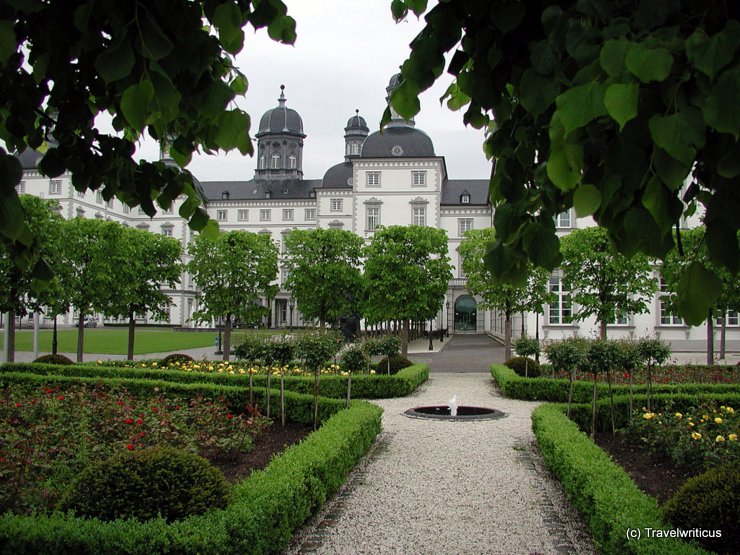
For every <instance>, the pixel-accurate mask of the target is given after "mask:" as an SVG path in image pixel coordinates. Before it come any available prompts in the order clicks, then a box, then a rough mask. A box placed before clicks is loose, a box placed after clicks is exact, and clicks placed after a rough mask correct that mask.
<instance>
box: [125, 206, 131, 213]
mask: <svg viewBox="0 0 740 555" xmlns="http://www.w3.org/2000/svg"><path fill="white" fill-rule="evenodd" d="M129 212H131V207H130V206H129V205H128V204H124V205H123V213H124V214H128V213H129Z"/></svg>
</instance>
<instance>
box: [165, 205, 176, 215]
mask: <svg viewBox="0 0 740 555" xmlns="http://www.w3.org/2000/svg"><path fill="white" fill-rule="evenodd" d="M174 212H175V210H174V209H173V208H172V206H170V207H169V208H165V209H163V210H162V213H163V214H173V213H174Z"/></svg>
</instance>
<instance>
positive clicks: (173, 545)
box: [0, 373, 383, 554]
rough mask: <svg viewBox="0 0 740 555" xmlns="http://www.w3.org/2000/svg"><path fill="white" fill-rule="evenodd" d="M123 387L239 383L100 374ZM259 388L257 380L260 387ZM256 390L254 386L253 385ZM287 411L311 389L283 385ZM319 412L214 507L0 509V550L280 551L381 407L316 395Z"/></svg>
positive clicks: (366, 440) (331, 486)
mask: <svg viewBox="0 0 740 555" xmlns="http://www.w3.org/2000/svg"><path fill="white" fill-rule="evenodd" d="M98 382H100V379H99V378H93V377H87V378H84V377H83V378H81V377H71V376H50V375H32V374H28V373H5V374H0V384H7V383H31V384H33V383H39V384H41V383H46V384H49V383H54V384H55V385H59V386H60V387H64V386H65V385H70V384H74V383H98ZM106 383H107V384H109V385H122V386H126V387H128V388H129V390H130V391H134V392H137V393H138V392H141V393H143V394H147V393H148V394H152V395H153V394H155V393H157V391H156V388H159V389H160V390H167V391H168V392H171V393H188V394H197V393H203V394H204V395H219V396H225V397H227V398H228V399H229V400H232V399H234V400H235V399H237V398H238V399H239V401H240V402H244V395H245V392H246V390H245V389H244V388H243V387H233V386H223V385H214V384H173V383H168V382H163V381H154V380H124V379H109V380H106ZM262 391H263V392H264V389H263V390H262ZM255 393H257V391H255ZM285 397H286V405H287V406H286V413H287V415H288V417H289V418H290V419H292V420H298V421H302V422H310V421H311V418H310V417H311V410H310V407H311V402H312V400H311V397H309V396H306V395H302V394H298V393H293V392H286V395H285ZM320 403H321V406H320V412H321V414H322V416H323V417H324V418H326V421H325V422H324V423H323V425H322V426H321V428H320V429H319V430H317V431H315V432H313V433H312V434H310V435H309V436H308V437H307V438H306V439H304V440H303V441H302V442H301V443H300V444H298V445H294V446H292V447H290V448H288V449H287V450H286V451H285V452H284V453H283V454H282V455H280V456H278V457H276V458H275V459H274V460H273V461H272V462H271V463H270V465H269V466H268V467H267V468H265V469H264V470H262V471H257V472H253V473H252V474H251V475H250V476H249V478H247V479H245V480H243V481H242V482H240V483H238V484H236V485H235V486H234V501H233V502H232V503H231V504H230V505H229V506H228V507H227V508H226V509H223V510H214V511H211V512H209V513H206V514H205V515H200V516H194V517H190V518H188V519H185V520H183V521H179V522H175V523H172V524H167V523H166V522H165V521H164V520H162V519H158V520H152V521H148V522H143V523H142V522H138V521H136V520H117V521H113V522H101V521H99V520H97V519H81V518H75V517H74V515H72V514H62V513H54V514H52V515H51V516H48V517H47V516H19V515H11V514H7V513H6V514H5V515H3V516H0V550H1V551H2V553H9V554H10V553H13V554H19V553H101V552H105V553H109V554H116V553H127V554H129V553H134V554H139V553H140V554H148V553H224V554H226V553H255V554H256V553H279V552H280V551H281V550H282V549H283V548H284V547H285V546H287V545H288V542H289V541H290V538H291V536H292V534H293V531H294V530H295V529H296V528H297V527H298V526H300V525H301V524H302V523H303V522H305V521H306V519H308V518H309V517H310V516H311V515H312V514H314V513H315V512H316V511H317V510H318V508H319V507H321V505H322V504H323V503H324V501H325V500H326V499H327V498H328V497H329V496H331V495H332V494H333V493H335V492H336V491H337V489H338V488H339V487H340V485H341V484H342V483H343V482H344V480H345V479H346V477H347V474H348V473H349V471H350V470H351V469H352V468H353V467H354V466H355V464H356V463H357V462H358V461H359V459H360V458H361V457H362V456H363V455H364V454H365V453H366V452H367V450H368V449H369V448H370V446H371V445H372V443H373V441H374V439H375V436H376V435H377V434H378V433H379V431H380V420H381V415H382V412H383V411H382V409H381V408H380V407H377V406H375V405H372V404H371V403H367V402H364V401H353V402H352V404H351V406H350V408H349V409H346V410H341V409H342V407H343V406H344V403H343V402H341V401H338V400H333V399H321V400H320Z"/></svg>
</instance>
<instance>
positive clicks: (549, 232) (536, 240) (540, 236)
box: [522, 223, 560, 270]
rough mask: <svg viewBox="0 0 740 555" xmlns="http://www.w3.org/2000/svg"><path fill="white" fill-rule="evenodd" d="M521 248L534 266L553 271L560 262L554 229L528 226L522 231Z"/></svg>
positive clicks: (558, 246) (535, 225)
mask: <svg viewBox="0 0 740 555" xmlns="http://www.w3.org/2000/svg"><path fill="white" fill-rule="evenodd" d="M522 246H523V247H524V250H525V251H526V253H527V254H528V255H529V259H530V260H531V261H532V263H533V264H534V265H536V266H542V267H543V268H547V269H548V270H553V269H554V268H555V267H556V266H557V265H558V263H559V262H560V241H559V240H558V238H557V236H556V235H555V228H554V227H553V228H546V227H545V226H543V225H541V224H537V223H534V224H529V225H528V226H527V227H526V228H525V230H524V235H523V239H522Z"/></svg>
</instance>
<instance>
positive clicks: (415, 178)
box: [411, 171, 427, 187]
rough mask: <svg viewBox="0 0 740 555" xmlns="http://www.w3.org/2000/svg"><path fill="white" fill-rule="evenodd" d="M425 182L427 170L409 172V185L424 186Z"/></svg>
mask: <svg viewBox="0 0 740 555" xmlns="http://www.w3.org/2000/svg"><path fill="white" fill-rule="evenodd" d="M426 184H427V172H425V171H421V172H411V185H412V186H413V187H425V186H426Z"/></svg>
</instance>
